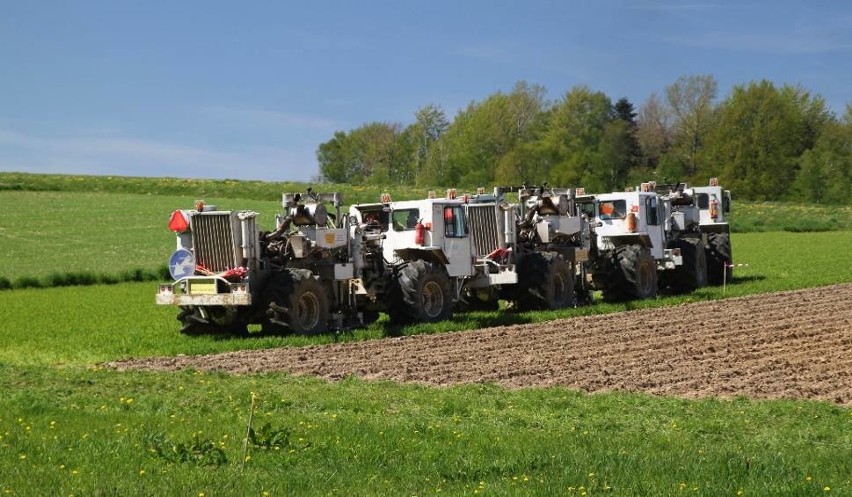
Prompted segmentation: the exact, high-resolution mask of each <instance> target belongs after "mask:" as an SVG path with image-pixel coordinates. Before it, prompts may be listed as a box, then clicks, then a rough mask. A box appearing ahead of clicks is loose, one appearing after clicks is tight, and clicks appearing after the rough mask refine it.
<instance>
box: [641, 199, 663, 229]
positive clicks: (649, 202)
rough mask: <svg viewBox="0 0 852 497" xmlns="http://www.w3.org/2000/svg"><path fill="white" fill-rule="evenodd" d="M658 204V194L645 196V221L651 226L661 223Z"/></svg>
mask: <svg viewBox="0 0 852 497" xmlns="http://www.w3.org/2000/svg"><path fill="white" fill-rule="evenodd" d="M658 205H659V204H658V202H657V197H656V196H654V197H647V198H645V222H646V223H647V224H648V225H649V226H656V225H658V224H660V222H659V216H658V214H657V210H658Z"/></svg>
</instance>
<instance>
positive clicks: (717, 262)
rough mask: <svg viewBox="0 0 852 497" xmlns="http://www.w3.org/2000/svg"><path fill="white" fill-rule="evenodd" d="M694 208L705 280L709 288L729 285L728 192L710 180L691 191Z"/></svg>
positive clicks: (729, 211)
mask: <svg viewBox="0 0 852 497" xmlns="http://www.w3.org/2000/svg"><path fill="white" fill-rule="evenodd" d="M693 190H694V191H695V195H696V202H695V203H696V205H697V206H698V208H699V209H700V213H701V217H700V229H701V232H702V233H706V234H707V245H706V253H707V276H708V279H709V282H710V284H712V285H721V284H723V283H725V282H730V281H731V277H732V276H733V269H732V263H733V251H732V249H731V231H730V226H729V224H728V217H729V215H730V213H731V192H730V191H729V190H725V189H724V188H722V187H721V186H720V185H719V180H718V179H717V178H710V184H709V185H708V186H697V187H693Z"/></svg>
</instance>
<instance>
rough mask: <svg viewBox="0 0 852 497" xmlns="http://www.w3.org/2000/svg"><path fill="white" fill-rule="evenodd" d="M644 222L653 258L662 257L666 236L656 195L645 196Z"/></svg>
mask: <svg viewBox="0 0 852 497" xmlns="http://www.w3.org/2000/svg"><path fill="white" fill-rule="evenodd" d="M643 207H644V209H643V210H644V212H645V224H646V225H647V228H646V229H647V232H648V237H649V238H650V239H651V255H652V256H653V257H654V259H662V258H663V250H664V249H665V248H666V237H665V235H664V233H663V212H662V209H660V202H659V198H658V197H657V196H656V195H651V196H647V197H645V205H644V206H643Z"/></svg>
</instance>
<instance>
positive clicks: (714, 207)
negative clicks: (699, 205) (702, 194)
mask: <svg viewBox="0 0 852 497" xmlns="http://www.w3.org/2000/svg"><path fill="white" fill-rule="evenodd" d="M718 216H719V202H717V201H716V200H715V199H713V200H711V201H710V218H712V219H713V220H714V221H716V218H717V217H718Z"/></svg>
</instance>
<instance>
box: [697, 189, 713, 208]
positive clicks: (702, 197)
mask: <svg viewBox="0 0 852 497" xmlns="http://www.w3.org/2000/svg"><path fill="white" fill-rule="evenodd" d="M695 199H696V203H697V204H698V208H699V209H701V210H703V211H706V210H707V209H709V208H710V195H708V194H706V193H698V194H696V195H695Z"/></svg>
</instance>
